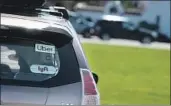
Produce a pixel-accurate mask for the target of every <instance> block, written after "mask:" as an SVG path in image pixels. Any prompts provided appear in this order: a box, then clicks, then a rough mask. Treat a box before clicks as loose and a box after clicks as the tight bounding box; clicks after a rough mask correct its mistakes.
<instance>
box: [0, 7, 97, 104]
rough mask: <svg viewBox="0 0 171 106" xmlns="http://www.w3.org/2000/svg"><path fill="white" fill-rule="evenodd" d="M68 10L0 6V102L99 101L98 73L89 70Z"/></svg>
mask: <svg viewBox="0 0 171 106" xmlns="http://www.w3.org/2000/svg"><path fill="white" fill-rule="evenodd" d="M12 10H13V11H12ZM61 13H62V14H63V15H61ZM66 13H67V12H66V9H64V8H62V7H54V8H51V9H36V10H35V9H32V8H24V9H23V8H22V7H18V6H17V7H15V6H14V7H6V6H5V5H2V7H1V32H0V47H1V48H0V49H1V50H0V52H1V53H0V55H1V64H0V65H1V67H0V70H1V101H2V105H3V104H41V105H82V104H83V105H97V104H100V101H99V92H98V90H97V87H96V84H95V82H98V76H97V75H96V74H92V73H91V71H90V69H89V67H88V64H87V61H86V58H85V55H84V53H83V51H82V48H81V45H80V42H79V40H78V37H77V34H76V32H75V30H74V28H73V27H72V25H71V23H70V22H69V20H68V19H69V17H67V16H68V14H66ZM21 14H22V15H21ZM93 76H94V77H93ZM93 78H94V79H93Z"/></svg>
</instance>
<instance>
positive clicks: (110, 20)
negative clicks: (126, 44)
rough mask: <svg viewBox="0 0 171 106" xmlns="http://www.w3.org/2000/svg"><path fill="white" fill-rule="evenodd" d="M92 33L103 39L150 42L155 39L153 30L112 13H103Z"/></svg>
mask: <svg viewBox="0 0 171 106" xmlns="http://www.w3.org/2000/svg"><path fill="white" fill-rule="evenodd" d="M94 35H95V36H98V37H99V38H101V39H103V40H109V39H110V38H121V39H131V40H138V41H141V42H142V43H150V42H152V41H154V40H155V37H154V36H157V35H156V32H155V31H151V30H148V29H146V28H144V27H137V26H135V25H134V24H133V23H131V22H130V21H129V19H128V18H126V17H122V16H114V15H104V16H102V19H100V20H98V21H97V23H96V24H95V26H94Z"/></svg>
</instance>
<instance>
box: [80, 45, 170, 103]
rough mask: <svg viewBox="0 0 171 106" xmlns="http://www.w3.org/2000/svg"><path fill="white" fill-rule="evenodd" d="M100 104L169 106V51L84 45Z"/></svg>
mask: <svg viewBox="0 0 171 106" xmlns="http://www.w3.org/2000/svg"><path fill="white" fill-rule="evenodd" d="M83 48H84V51H85V53H86V56H87V58H88V62H89V65H90V68H91V69H92V71H94V72H96V73H97V74H98V75H99V78H100V80H99V83H98V88H99V91H100V95H101V104H170V51H168V50H152V49H145V48H134V47H121V46H110V45H98V44H83Z"/></svg>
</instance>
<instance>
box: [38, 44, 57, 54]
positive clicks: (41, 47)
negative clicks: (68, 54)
mask: <svg viewBox="0 0 171 106" xmlns="http://www.w3.org/2000/svg"><path fill="white" fill-rule="evenodd" d="M35 51H36V52H43V53H52V54H55V46H52V45H44V44H36V45H35Z"/></svg>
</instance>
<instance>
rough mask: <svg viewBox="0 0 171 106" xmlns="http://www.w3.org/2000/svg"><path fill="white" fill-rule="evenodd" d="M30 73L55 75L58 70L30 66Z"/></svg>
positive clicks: (41, 66) (43, 66) (51, 67)
mask: <svg viewBox="0 0 171 106" xmlns="http://www.w3.org/2000/svg"><path fill="white" fill-rule="evenodd" d="M30 70H31V72H32V73H41V74H56V73H57V72H58V69H56V68H55V67H53V66H46V65H32V66H31V67H30Z"/></svg>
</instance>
